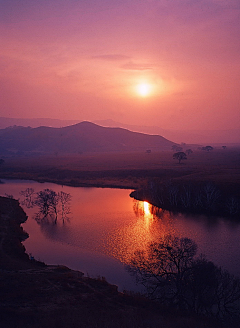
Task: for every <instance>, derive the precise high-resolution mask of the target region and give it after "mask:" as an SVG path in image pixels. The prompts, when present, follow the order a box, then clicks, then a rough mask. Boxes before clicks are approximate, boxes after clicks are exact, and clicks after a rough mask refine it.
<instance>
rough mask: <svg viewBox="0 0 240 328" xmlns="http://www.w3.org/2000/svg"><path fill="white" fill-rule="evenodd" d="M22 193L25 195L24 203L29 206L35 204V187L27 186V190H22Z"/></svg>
mask: <svg viewBox="0 0 240 328" xmlns="http://www.w3.org/2000/svg"><path fill="white" fill-rule="evenodd" d="M20 195H21V196H23V197H24V200H23V201H22V203H21V204H22V205H25V206H26V207H27V208H31V207H33V206H34V189H33V188H26V189H25V190H22V191H20Z"/></svg>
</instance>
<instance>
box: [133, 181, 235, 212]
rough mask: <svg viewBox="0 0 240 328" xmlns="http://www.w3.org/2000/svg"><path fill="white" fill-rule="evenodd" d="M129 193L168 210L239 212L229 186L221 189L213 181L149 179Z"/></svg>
mask: <svg viewBox="0 0 240 328" xmlns="http://www.w3.org/2000/svg"><path fill="white" fill-rule="evenodd" d="M131 196H132V197H135V198H136V199H141V200H148V201H149V202H150V203H151V204H154V205H156V206H158V207H161V208H164V209H168V210H177V211H183V212H192V213H202V214H208V215H209V214H210V215H221V216H237V215H238V214H239V213H240V199H239V198H238V195H236V194H235V193H233V192H232V191H231V190H225V191H223V190H220V189H219V188H218V187H217V186H216V185H215V184H214V183H212V182H203V183H194V184H192V183H185V184H178V183H173V182H171V181H169V182H168V183H165V184H157V183H154V182H153V181H151V182H149V184H148V187H147V188H146V189H144V190H141V191H135V192H133V193H132V194H131Z"/></svg>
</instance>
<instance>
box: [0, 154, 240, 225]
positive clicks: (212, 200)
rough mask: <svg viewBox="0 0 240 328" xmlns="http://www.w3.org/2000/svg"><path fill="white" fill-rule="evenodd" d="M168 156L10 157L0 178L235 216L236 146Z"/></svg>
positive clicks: (238, 209) (239, 171)
mask: <svg viewBox="0 0 240 328" xmlns="http://www.w3.org/2000/svg"><path fill="white" fill-rule="evenodd" d="M172 157H173V153H172V152H171V151H165V152H155V153H140V152H131V153H106V154H98V153H92V154H87V153H86V154H78V155H73V154H69V155H64V156H60V155H58V156H39V157H11V158H6V159H5V162H4V164H2V165H1V166H0V178H7V179H24V180H35V181H38V182H52V183H56V184H61V185H68V186H74V187H101V188H123V189H131V190H136V191H135V192H134V193H133V194H132V196H133V197H134V198H136V199H139V200H146V201H149V202H150V203H151V204H153V205H156V206H158V207H162V208H165V209H167V210H174V211H179V212H186V213H193V214H194V213H196V214H206V215H220V216H221V215H223V216H230V217H235V218H236V217H237V216H239V213H240V149H239V148H232V149H214V150H213V151H212V152H206V151H205V152H204V151H202V150H195V151H194V153H192V154H190V155H189V156H188V159H187V160H186V161H184V163H181V164H178V163H177V162H176V161H174V160H173V158H172Z"/></svg>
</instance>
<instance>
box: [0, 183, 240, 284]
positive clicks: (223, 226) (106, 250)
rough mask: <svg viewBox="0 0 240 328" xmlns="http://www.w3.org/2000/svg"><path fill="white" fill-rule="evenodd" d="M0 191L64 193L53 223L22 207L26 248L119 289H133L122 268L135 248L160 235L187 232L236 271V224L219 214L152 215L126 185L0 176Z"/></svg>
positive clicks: (239, 256) (239, 229) (239, 239)
mask: <svg viewBox="0 0 240 328" xmlns="http://www.w3.org/2000/svg"><path fill="white" fill-rule="evenodd" d="M2 181H3V182H4V184H0V195H2V196H4V195H5V194H8V195H13V197H14V198H16V199H20V202H22V201H23V200H24V199H23V196H21V195H20V192H21V191H23V190H26V188H33V189H34V191H35V192H39V191H41V190H43V189H46V188H49V189H52V190H54V191H56V192H60V191H64V192H66V193H70V194H71V196H72V198H71V202H70V209H71V213H70V214H68V220H65V221H64V223H63V222H62V220H61V218H60V217H59V218H58V221H57V224H54V223H52V222H48V223H47V222H43V223H40V224H39V223H37V222H36V220H35V219H34V217H35V216H36V213H37V212H38V208H37V207H34V208H27V207H26V206H24V205H22V207H23V208H24V210H25V212H26V213H27V215H28V217H29V218H28V220H27V222H26V223H24V224H23V228H24V230H25V231H27V232H28V233H29V238H28V239H27V240H26V241H25V242H24V245H25V247H26V249H27V252H28V253H31V254H32V255H33V256H34V257H35V258H36V259H38V260H41V261H44V262H45V263H47V264H63V265H67V266H69V267H70V268H72V269H76V270H80V271H82V272H84V273H85V274H86V275H87V274H88V275H89V276H91V277H97V276H101V277H102V276H104V277H106V279H107V281H109V282H110V283H113V284H116V285H118V286H119V290H123V289H127V290H139V288H140V287H139V286H136V284H135V280H134V277H132V276H130V275H129V273H128V272H127V271H126V269H125V264H126V263H128V262H129V260H130V259H131V257H132V255H133V254H134V252H135V251H136V250H137V249H142V248H144V247H146V245H147V244H148V243H149V242H150V241H154V240H156V239H157V238H158V237H159V236H163V235H164V234H169V233H170V234H174V235H176V236H178V237H189V238H191V239H193V240H194V241H195V242H196V243H197V244H198V252H199V253H204V254H205V255H206V257H207V259H209V260H211V261H213V262H214V263H215V264H217V265H219V266H222V267H223V268H226V269H227V270H229V271H230V272H232V273H234V274H236V275H239V276H240V261H239V260H240V247H239V246H240V225H239V224H236V223H232V222H231V221H228V220H224V219H221V218H218V219H210V218H206V217H190V216H189V217H186V216H184V215H173V214H171V213H170V212H168V211H161V210H160V211H159V212H158V213H157V215H156V213H155V214H152V213H154V209H153V208H152V206H151V205H150V204H148V203H146V202H140V201H135V200H133V199H132V198H130V197H129V194H130V192H131V191H130V190H122V189H102V188H74V187H67V186H59V185H55V184H52V183H37V182H33V181H19V180H2Z"/></svg>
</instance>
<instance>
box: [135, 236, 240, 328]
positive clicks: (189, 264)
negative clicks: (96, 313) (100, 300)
mask: <svg viewBox="0 0 240 328" xmlns="http://www.w3.org/2000/svg"><path fill="white" fill-rule="evenodd" d="M196 252H197V245H196V243H195V242H194V241H193V240H191V239H189V238H178V237H176V236H172V235H167V236H165V237H162V238H161V239H160V240H159V241H158V242H155V243H151V244H149V245H148V246H147V248H146V249H145V250H138V251H136V252H135V254H134V256H133V258H132V260H131V261H130V265H129V271H130V272H132V273H134V274H135V276H136V278H137V281H138V283H141V284H143V285H144V286H145V287H146V290H147V293H148V296H149V297H150V298H152V299H155V300H158V301H159V302H160V303H162V304H164V305H168V306H174V307H175V308H176V307H177V308H179V309H182V310H188V311H192V312H194V313H198V314H204V315H211V316H212V315H213V316H215V317H220V318H222V319H224V318H226V319H227V320H229V318H231V319H233V318H234V320H236V321H237V322H238V323H239V321H240V317H239V314H240V279H239V278H236V277H234V276H233V275H231V274H229V272H227V271H224V270H222V269H221V268H219V267H217V266H216V265H215V264H214V263H213V262H211V261H208V260H206V259H205V258H204V257H203V256H202V255H201V256H200V257H198V258H196Z"/></svg>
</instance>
